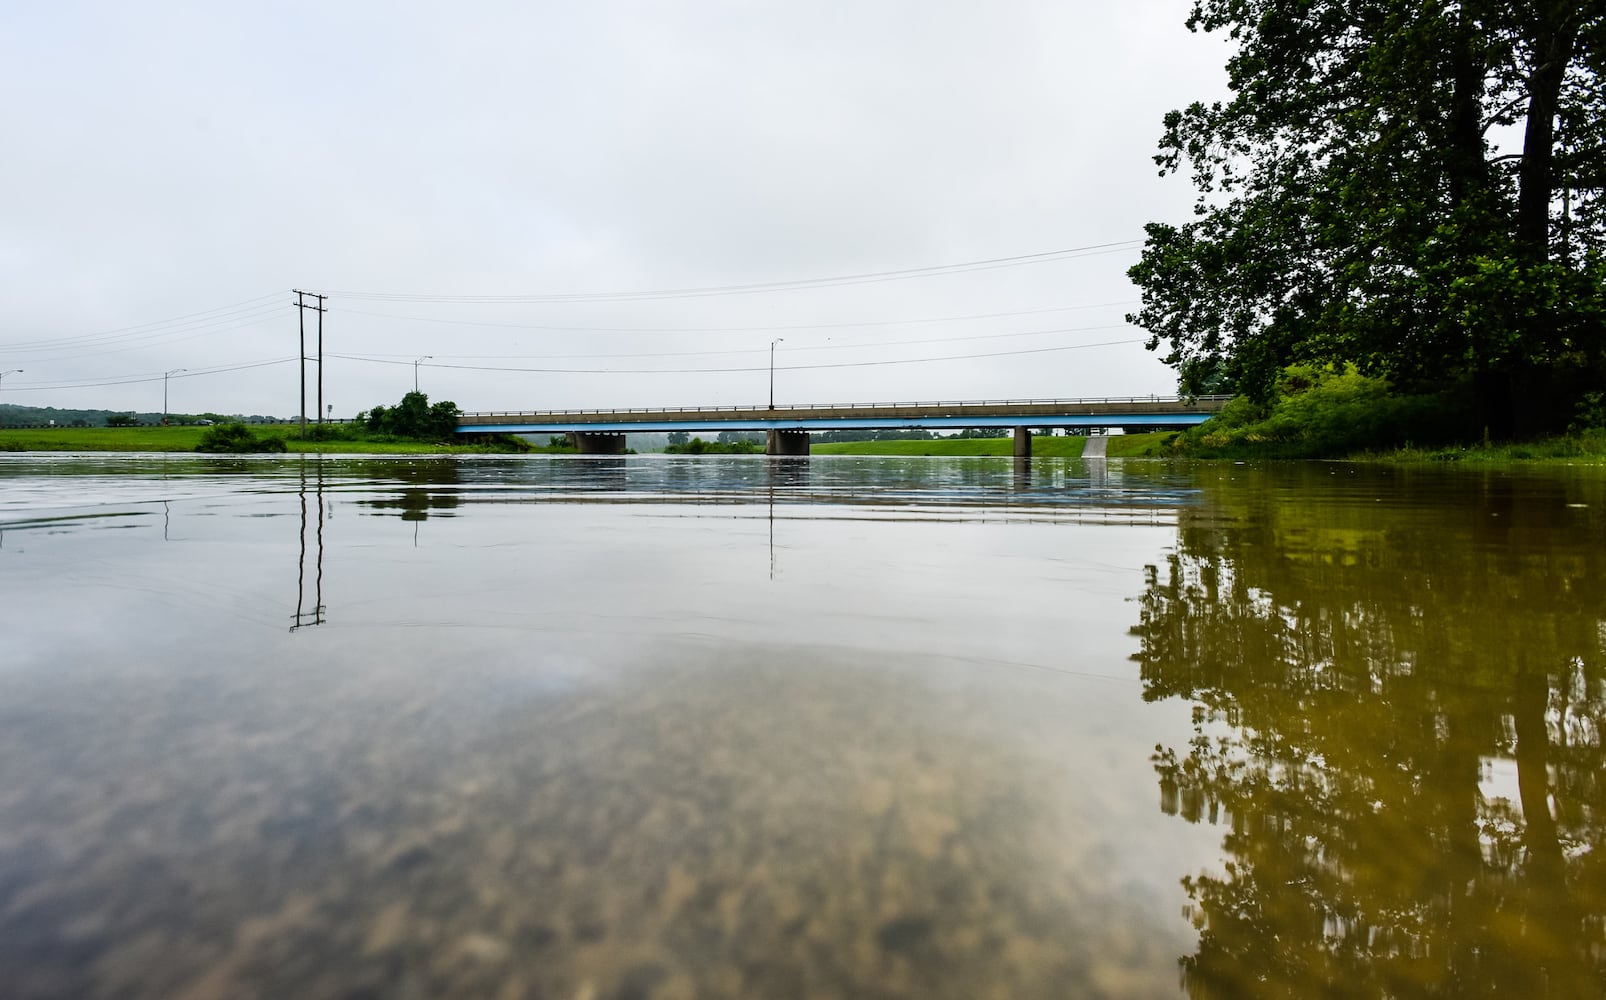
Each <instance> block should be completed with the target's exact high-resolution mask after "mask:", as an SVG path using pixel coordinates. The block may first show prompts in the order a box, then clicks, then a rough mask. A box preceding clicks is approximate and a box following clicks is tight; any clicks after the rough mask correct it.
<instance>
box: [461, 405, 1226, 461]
mask: <svg viewBox="0 0 1606 1000" xmlns="http://www.w3.org/2000/svg"><path fill="white" fill-rule="evenodd" d="M1230 398H1231V397H1229V396H1197V397H1192V398H1179V397H1166V396H1124V397H1109V398H1104V399H1015V400H1002V401H996V402H958V403H940V402H939V403H847V404H836V405H816V406H783V407H774V408H770V407H759V406H688V407H678V408H669V409H631V410H552V411H548V412H535V413H532V412H510V411H499V412H492V413H465V414H463V415H462V417H461V419H460V421H459V423H458V427H457V432H458V433H459V434H572V435H573V436H574V439H575V442H576V444H577V445H578V446H579V449H580V450H581V451H582V452H587V453H591V454H618V453H620V452H623V451H624V446H625V444H624V435H625V434H627V433H641V432H653V431H766V432H768V437H769V446H768V448H767V449H766V450H767V451H768V452H769V454H771V455H807V454H808V453H809V431H827V430H871V429H885V428H900V427H923V428H928V429H941V428H961V427H1013V428H1014V429H1015V454H1016V455H1017V456H1021V457H1025V456H1027V455H1030V454H1031V452H1032V437H1031V430H1030V429H1031V428H1045V427H1121V428H1125V429H1129V430H1160V429H1164V428H1175V427H1188V426H1192V425H1194V424H1201V423H1204V422H1205V421H1206V420H1208V419H1209V418H1210V417H1211V415H1213V414H1215V413H1217V412H1218V411H1220V409H1221V408H1222V406H1224V405H1225V404H1226V402H1227V400H1228V399H1230Z"/></svg>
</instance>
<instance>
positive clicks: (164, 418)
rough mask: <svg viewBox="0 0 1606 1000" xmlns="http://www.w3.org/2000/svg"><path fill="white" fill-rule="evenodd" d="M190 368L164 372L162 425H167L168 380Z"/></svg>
mask: <svg viewBox="0 0 1606 1000" xmlns="http://www.w3.org/2000/svg"><path fill="white" fill-rule="evenodd" d="M187 371H189V369H188V368H175V369H173V370H172V371H170V372H163V373H162V426H163V427H166V426H167V380H168V379H170V378H172V377H173V376H174V375H177V374H178V373H179V372H187Z"/></svg>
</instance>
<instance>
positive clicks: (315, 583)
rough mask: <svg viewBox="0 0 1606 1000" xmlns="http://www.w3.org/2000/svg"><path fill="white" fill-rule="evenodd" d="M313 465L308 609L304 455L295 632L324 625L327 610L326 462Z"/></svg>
mask: <svg viewBox="0 0 1606 1000" xmlns="http://www.w3.org/2000/svg"><path fill="white" fill-rule="evenodd" d="M312 466H313V471H314V477H315V478H314V480H313V495H312V500H313V502H314V504H315V506H316V507H317V511H318V513H317V519H316V521H315V522H314V527H313V535H312V540H313V577H312V609H311V610H310V611H308V610H305V609H306V596H307V525H308V522H307V461H306V459H304V458H303V459H302V462H301V489H300V491H299V499H300V503H301V534H300V537H299V538H298V542H299V543H300V549H299V553H298V555H297V557H296V613H295V616H294V624H292V625H291V626H290V631H292V632H294V631H296V630H297V629H301V628H305V627H307V626H308V625H322V624H323V623H324V617H323V615H324V611H325V610H326V609H325V608H324V605H323V522H324V498H323V462H321V461H318V460H317V459H314V460H313V462H312ZM164 506H165V504H164Z"/></svg>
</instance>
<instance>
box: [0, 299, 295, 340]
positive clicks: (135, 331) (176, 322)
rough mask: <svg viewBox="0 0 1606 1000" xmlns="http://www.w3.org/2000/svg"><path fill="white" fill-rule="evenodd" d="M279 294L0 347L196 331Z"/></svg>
mask: <svg viewBox="0 0 1606 1000" xmlns="http://www.w3.org/2000/svg"><path fill="white" fill-rule="evenodd" d="M281 294H283V293H282V292H271V293H269V294H268V295H259V296H257V297H256V298H254V299H246V300H244V301H243V302H235V303H233V304H231V305H226V306H217V307H216V308H213V309H203V310H201V311H200V312H194V313H187V314H185V315H183V316H175V317H172V318H169V319H163V320H152V321H150V322H148V323H135V324H133V325H131V326H123V327H117V328H115V329H111V330H101V331H99V332H98V333H85V334H79V335H77V336H74V337H50V338H42V339H38V340H20V341H10V342H7V343H4V344H0V348H4V349H6V350H14V351H26V350H37V349H40V348H50V349H56V348H63V347H68V346H86V345H87V344H89V343H96V342H101V341H114V342H115V341H119V340H129V339H138V338H141V337H150V336H159V335H160V334H163V333H171V332H175V331H182V330H190V329H196V328H197V327H200V326H205V325H207V324H210V323H218V322H228V321H230V320H232V319H237V318H239V317H240V315H243V314H253V315H254V314H256V313H258V312H260V311H262V310H263V309H265V308H267V307H268V300H270V299H274V298H277V297H278V296H279V295H281Z"/></svg>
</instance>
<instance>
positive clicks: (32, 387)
mask: <svg viewBox="0 0 1606 1000" xmlns="http://www.w3.org/2000/svg"><path fill="white" fill-rule="evenodd" d="M294 360H296V359H295V358H294V357H293V356H292V357H288V358H275V359H273V360H270V361H251V362H247V363H245V364H238V365H219V366H215V367H211V368H199V369H193V370H187V371H185V372H183V373H182V374H174V375H171V376H169V375H166V374H164V373H162V372H157V373H155V374H139V375H128V376H112V377H111V378H109V379H106V380H102V381H88V380H74V381H66V382H41V383H23V384H21V385H12V384H11V383H9V382H8V383H6V387H5V391H6V392H8V393H11V392H40V391H44V390H50V389H95V388H99V387H101V386H109V385H138V384H140V383H142V382H160V381H162V379H164V378H173V379H181V378H201V377H204V376H207V375H223V374H226V373H228V372H240V371H248V370H250V369H252V368H268V367H271V366H273V365H285V364H289V363H290V362H292V361H294Z"/></svg>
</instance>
